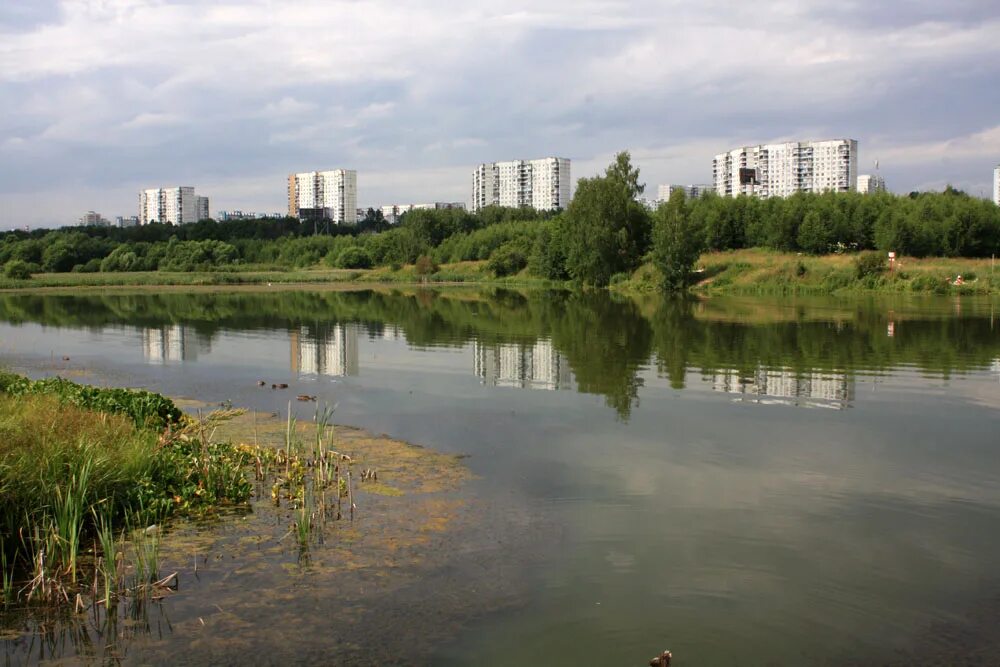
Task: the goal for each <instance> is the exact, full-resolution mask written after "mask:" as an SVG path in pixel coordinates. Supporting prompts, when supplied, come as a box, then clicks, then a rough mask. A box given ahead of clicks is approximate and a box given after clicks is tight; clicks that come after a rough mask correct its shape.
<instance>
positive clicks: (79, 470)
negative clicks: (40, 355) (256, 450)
mask: <svg viewBox="0 0 1000 667" xmlns="http://www.w3.org/2000/svg"><path fill="white" fill-rule="evenodd" d="M204 433H205V430H204V428H203V427H201V425H199V424H196V423H194V422H191V421H190V420H186V419H184V418H183V417H182V415H181V412H180V411H179V410H178V409H177V408H176V406H174V404H173V403H172V402H171V401H170V400H169V399H166V398H164V397H162V396H158V395H156V394H151V393H149V392H144V391H133V390H123V389H100V388H95V387H86V386H82V385H78V384H75V383H72V382H69V381H66V380H59V379H53V380H40V381H30V380H27V379H26V378H23V377H20V376H16V375H11V374H0V564H2V589H3V596H2V597H3V603H4V604H8V605H9V604H13V603H16V602H18V601H26V602H41V603H47V604H58V603H72V604H74V605H76V606H80V605H82V604H84V603H83V599H84V597H85V596H87V597H89V598H90V599H91V600H93V599H98V598H100V599H103V600H104V602H105V603H108V602H109V597H108V596H111V595H118V594H119V592H121V591H122V590H123V587H124V586H125V580H124V578H123V577H124V573H125V570H124V569H123V567H124V566H125V562H126V561H127V562H128V567H129V569H130V572H131V574H132V580H131V582H130V583H129V585H128V588H129V589H130V590H133V591H134V590H136V588H137V587H145V586H149V585H152V584H153V583H154V580H155V579H156V574H157V572H156V567H155V564H154V561H155V557H154V554H153V552H155V549H156V539H157V538H156V531H155V530H153V531H150V530H147V527H148V526H149V525H151V524H154V523H157V522H159V521H161V520H162V519H163V518H165V517H166V516H168V515H170V514H172V513H175V512H178V511H195V510H198V509H201V508H208V507H213V506H216V505H218V504H222V503H242V502H245V501H246V500H247V499H248V498H249V496H250V490H251V485H250V483H249V482H248V481H247V479H246V478H245V476H244V474H243V466H244V465H245V461H244V460H243V457H242V456H241V455H240V453H239V452H238V450H237V449H236V448H235V447H234V446H232V445H229V444H224V443H223V444H219V443H209V442H208V438H207V437H205V436H204ZM126 544H128V545H130V547H131V548H133V551H132V552H131V553H132V554H133V555H134V556H135V557H134V558H129V559H126V558H125V556H124V553H125V551H126V548H125V545H126ZM99 582H102V583H101V585H99ZM99 588H102V589H103V590H104V591H105V593H104V595H103V596H102V595H101V594H100V592H99V590H98V589H99Z"/></svg>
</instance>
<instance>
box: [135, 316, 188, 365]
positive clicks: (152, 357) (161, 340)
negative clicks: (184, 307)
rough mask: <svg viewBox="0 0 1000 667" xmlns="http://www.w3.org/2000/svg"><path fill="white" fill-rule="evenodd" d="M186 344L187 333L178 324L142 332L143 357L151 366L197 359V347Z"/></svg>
mask: <svg viewBox="0 0 1000 667" xmlns="http://www.w3.org/2000/svg"><path fill="white" fill-rule="evenodd" d="M188 343H189V341H188V336H187V332H186V331H185V329H184V327H182V326H181V325H179V324H172V325H169V326H164V327H159V328H156V329H143V330H142V348H143V356H144V357H145V358H146V361H147V362H149V363H151V364H165V363H167V362H174V361H191V360H193V359H197V358H198V348H197V345H196V344H195V345H189V344H188Z"/></svg>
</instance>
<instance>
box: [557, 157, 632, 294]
mask: <svg viewBox="0 0 1000 667" xmlns="http://www.w3.org/2000/svg"><path fill="white" fill-rule="evenodd" d="M638 179H639V170H638V169H636V168H633V167H632V164H631V160H630V158H629V154H628V152H622V153H619V154H618V156H617V157H616V158H615V161H614V162H613V163H612V164H611V165H610V166H609V167H608V169H607V171H606V172H605V175H604V176H598V177H595V178H582V179H580V181H579V182H578V184H577V187H576V195H574V197H573V201H571V202H570V204H569V207H568V208H567V209H566V212H565V214H564V216H563V230H562V231H563V233H562V234H561V235H560V236H561V237H562V240H563V242H564V243H565V246H566V270H567V273H568V274H569V275H570V277H571V278H573V279H574V280H578V281H580V282H582V283H584V284H588V285H596V286H604V285H607V284H608V282H609V281H610V280H611V276H613V275H614V274H616V273H622V272H626V271H631V270H633V269H635V268H636V267H637V266H638V265H639V263H640V262H641V260H642V256H643V254H644V253H645V252H646V250H647V248H648V247H649V229H650V224H649V214H648V213H647V212H646V208H645V207H644V206H643V205H642V204H640V203H639V202H637V201H636V199H635V198H636V196H637V195H638V194H640V193H642V191H643V186H642V185H640V184H639V180H638Z"/></svg>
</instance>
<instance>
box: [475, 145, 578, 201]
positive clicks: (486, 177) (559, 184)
mask: <svg viewBox="0 0 1000 667" xmlns="http://www.w3.org/2000/svg"><path fill="white" fill-rule="evenodd" d="M570 183H571V180H570V162H569V160H568V159H566V158H562V157H546V158H541V159H538V160H510V161H507V162H487V163H484V164H481V165H479V166H478V167H476V170H475V171H474V172H472V211H473V212H476V211H478V210H480V209H482V208H485V207H487V206H509V207H512V208H519V207H521V206H530V207H531V208H533V209H535V210H538V211H552V210H555V209H558V208H566V206H567V205H568V204H569V192H570Z"/></svg>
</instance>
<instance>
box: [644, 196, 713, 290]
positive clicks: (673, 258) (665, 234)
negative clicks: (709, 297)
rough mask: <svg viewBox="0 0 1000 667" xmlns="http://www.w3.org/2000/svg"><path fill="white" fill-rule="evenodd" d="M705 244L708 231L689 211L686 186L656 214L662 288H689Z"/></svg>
mask: <svg viewBox="0 0 1000 667" xmlns="http://www.w3.org/2000/svg"><path fill="white" fill-rule="evenodd" d="M704 247H705V231H704V230H703V229H701V228H699V227H698V225H697V224H696V223H695V222H694V220H693V218H692V216H691V215H690V212H689V211H688V207H687V201H686V198H685V195H684V191H683V190H675V191H674V192H672V193H671V194H670V199H668V200H667V202H666V203H665V204H661V205H660V207H659V208H658V209H656V212H655V213H654V214H653V263H654V264H655V265H656V268H658V269H659V270H660V273H661V274H662V275H663V289H664V290H665V291H668V292H676V291H680V290H683V289H685V288H687V287H688V286H689V285H690V284H691V281H692V275H693V274H692V271H693V269H694V264H695V262H697V261H698V256H699V255H701V251H702V250H703V249H704Z"/></svg>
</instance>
